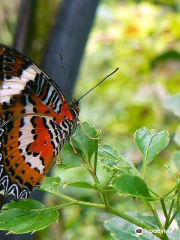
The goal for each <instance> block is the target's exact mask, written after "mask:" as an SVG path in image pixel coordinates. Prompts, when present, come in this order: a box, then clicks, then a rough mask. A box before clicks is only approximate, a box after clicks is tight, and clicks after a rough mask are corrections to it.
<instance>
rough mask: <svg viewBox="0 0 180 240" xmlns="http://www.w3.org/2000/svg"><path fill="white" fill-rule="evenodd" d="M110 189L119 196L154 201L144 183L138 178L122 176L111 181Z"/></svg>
mask: <svg viewBox="0 0 180 240" xmlns="http://www.w3.org/2000/svg"><path fill="white" fill-rule="evenodd" d="M112 187H113V188H115V189H116V190H117V191H118V193H119V194H120V195H121V196H131V197H136V198H146V199H148V200H153V199H154V198H152V197H151V195H150V194H149V191H148V188H147V185H146V183H145V182H144V181H143V180H142V179H141V178H140V177H138V176H133V175H129V174H122V175H120V176H119V177H118V178H115V179H113V180H112Z"/></svg>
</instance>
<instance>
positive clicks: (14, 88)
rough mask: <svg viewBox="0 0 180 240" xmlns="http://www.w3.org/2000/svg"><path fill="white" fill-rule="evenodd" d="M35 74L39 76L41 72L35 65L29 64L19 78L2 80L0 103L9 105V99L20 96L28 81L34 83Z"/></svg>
mask: <svg viewBox="0 0 180 240" xmlns="http://www.w3.org/2000/svg"><path fill="white" fill-rule="evenodd" d="M37 73H38V74H40V73H41V70H40V69H39V68H38V67H37V66H36V65H34V64H31V65H30V66H29V67H28V68H27V69H25V70H23V71H22V74H21V76H20V77H19V78H18V77H12V78H11V79H4V81H3V83H2V86H1V89H0V103H3V102H7V103H9V102H10V99H11V97H13V96H14V95H18V94H20V93H21V91H22V90H24V88H25V86H26V83H27V82H28V81H30V80H32V81H34V79H35V77H36V74H37Z"/></svg>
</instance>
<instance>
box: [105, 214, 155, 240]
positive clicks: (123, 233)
mask: <svg viewBox="0 0 180 240" xmlns="http://www.w3.org/2000/svg"><path fill="white" fill-rule="evenodd" d="M129 215H132V214H129ZM135 215H136V214H133V215H132V217H134V218H136V219H139V220H141V221H142V222H146V219H147V220H148V221H147V222H148V223H149V222H150V218H151V220H152V218H153V217H149V216H147V217H144V216H143V217H144V218H143V217H141V216H140V214H138V215H137V216H135ZM153 221H154V220H153ZM104 227H105V228H106V229H107V230H108V231H110V232H111V236H112V237H113V238H114V239H116V240H127V239H128V240H134V239H139V240H158V238H157V237H155V236H153V235H152V234H150V233H143V234H142V235H136V233H135V229H136V228H137V226H136V225H135V224H133V223H130V222H128V221H126V220H124V219H122V218H119V217H114V218H111V219H109V220H107V221H105V222H104Z"/></svg>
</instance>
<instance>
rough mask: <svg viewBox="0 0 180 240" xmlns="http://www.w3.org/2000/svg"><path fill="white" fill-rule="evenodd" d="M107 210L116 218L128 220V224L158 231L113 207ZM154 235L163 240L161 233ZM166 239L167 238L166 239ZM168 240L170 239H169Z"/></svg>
mask: <svg viewBox="0 0 180 240" xmlns="http://www.w3.org/2000/svg"><path fill="white" fill-rule="evenodd" d="M107 210H108V211H109V212H111V213H113V214H115V215H116V216H119V217H121V218H123V219H125V220H127V221H128V222H131V223H133V224H135V225H137V226H139V227H142V228H143V229H146V230H157V229H155V228H153V227H152V226H149V225H147V224H146V223H143V222H141V221H139V220H137V219H135V218H132V217H131V216H129V215H127V214H125V213H122V212H120V211H118V210H116V209H114V208H113V207H111V206H108V208H107ZM153 235H155V236H157V237H159V238H160V239H162V234H161V233H156V232H154V233H153ZM164 239H165V238H164ZM167 239H168V238H167Z"/></svg>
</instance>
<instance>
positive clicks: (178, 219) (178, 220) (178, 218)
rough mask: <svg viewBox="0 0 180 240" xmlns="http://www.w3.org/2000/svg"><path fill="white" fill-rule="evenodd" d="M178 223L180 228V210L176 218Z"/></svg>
mask: <svg viewBox="0 0 180 240" xmlns="http://www.w3.org/2000/svg"><path fill="white" fill-rule="evenodd" d="M175 219H176V222H177V225H178V227H179V228H180V210H179V211H178V213H177V214H176V216H175Z"/></svg>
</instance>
